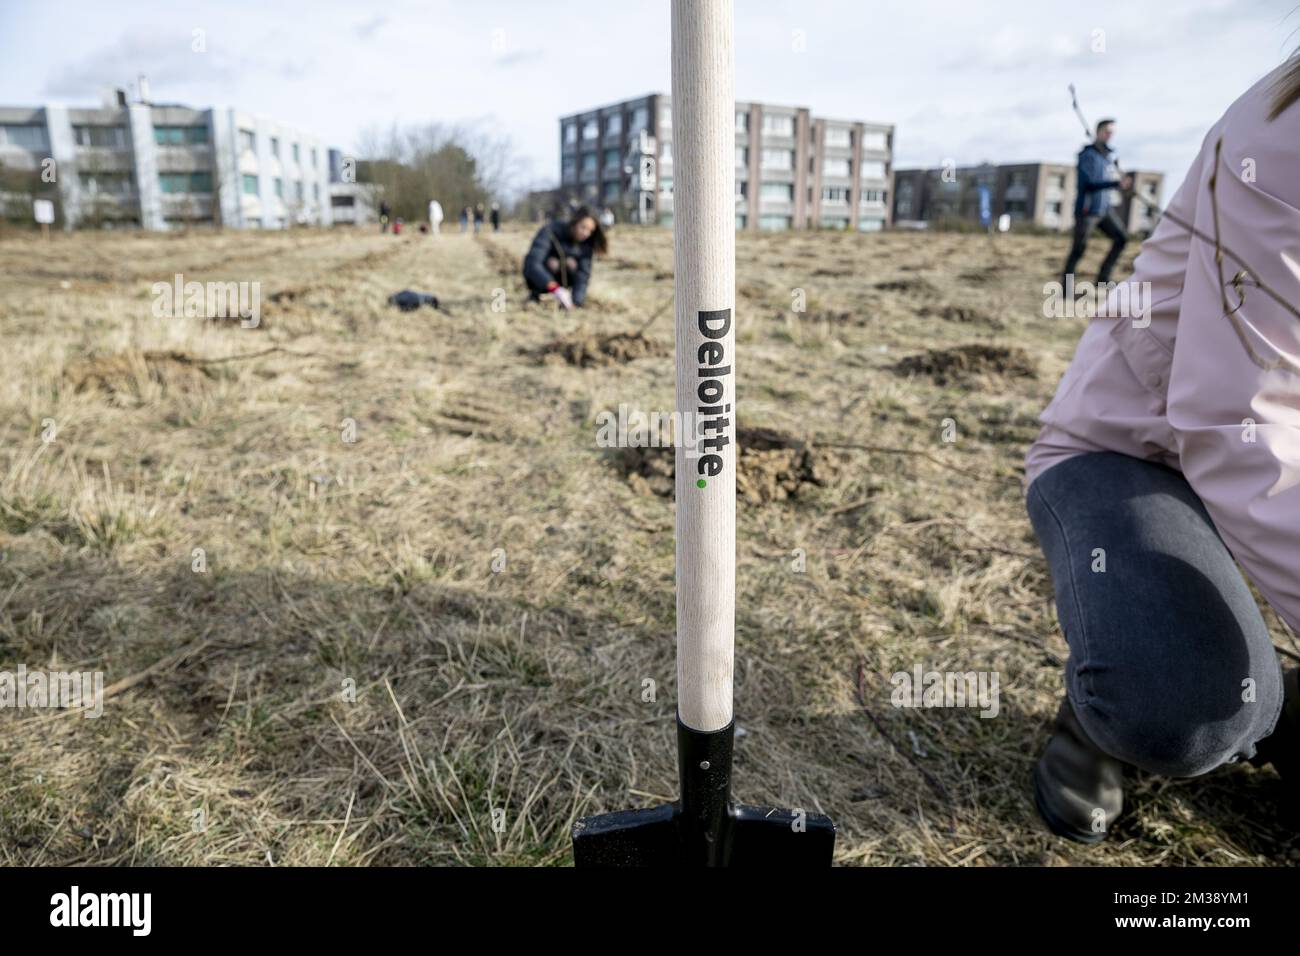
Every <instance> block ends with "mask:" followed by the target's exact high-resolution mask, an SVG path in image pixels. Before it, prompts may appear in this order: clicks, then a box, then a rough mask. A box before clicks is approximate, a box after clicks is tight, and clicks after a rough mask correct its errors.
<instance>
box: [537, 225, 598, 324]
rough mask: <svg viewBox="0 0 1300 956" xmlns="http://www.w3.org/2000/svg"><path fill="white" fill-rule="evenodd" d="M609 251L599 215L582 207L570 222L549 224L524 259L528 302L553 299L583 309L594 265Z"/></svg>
mask: <svg viewBox="0 0 1300 956" xmlns="http://www.w3.org/2000/svg"><path fill="white" fill-rule="evenodd" d="M607 249H608V241H607V240H606V238H605V230H604V228H603V227H602V226H601V224H600V221H599V219H598V218H597V217H596V213H595V212H593V211H592V210H591V209H589V208H588V207H586V206H579V207H578V208H577V210H575V211H574V213H573V214H572V216H570V217H569V221H568V222H561V221H559V220H557V221H555V222H550V223H547V224H546V225H544V226H542V228H541V229H539V230H538V231H537V235H536V236H534V237H533V244H532V245H531V246H530V247H529V249H528V255H527V256H525V257H524V281H525V282H527V283H528V290H529V292H530V293H531V295H530V296H529V301H531V302H538V301H541V298H542V296H543V295H551V296H554V297H555V299H556V301H558V302H559V303H560V305H562V306H564V307H565V308H566V309H572V308H576V307H581V306H582V304H583V303H584V302H585V301H586V299H587V284H588V283H589V282H590V281H591V263H592V259H593V258H594V257H595V256H603V255H604V254H605V252H606V251H607Z"/></svg>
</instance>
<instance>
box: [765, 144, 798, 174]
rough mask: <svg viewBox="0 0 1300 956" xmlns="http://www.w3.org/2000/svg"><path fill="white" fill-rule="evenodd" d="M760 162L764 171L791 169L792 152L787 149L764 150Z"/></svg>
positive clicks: (792, 164)
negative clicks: (761, 161)
mask: <svg viewBox="0 0 1300 956" xmlns="http://www.w3.org/2000/svg"><path fill="white" fill-rule="evenodd" d="M762 160H763V168H764V169H793V168H794V151H793V150H789V149H765V150H763V156H762Z"/></svg>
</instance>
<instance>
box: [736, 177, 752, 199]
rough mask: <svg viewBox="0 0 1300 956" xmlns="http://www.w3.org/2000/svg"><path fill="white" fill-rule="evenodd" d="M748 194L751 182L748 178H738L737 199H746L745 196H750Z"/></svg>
mask: <svg viewBox="0 0 1300 956" xmlns="http://www.w3.org/2000/svg"><path fill="white" fill-rule="evenodd" d="M748 195H749V183H748V182H747V181H746V180H743V179H737V180H736V199H737V201H739V200H741V199H744V198H745V197H746V196H748Z"/></svg>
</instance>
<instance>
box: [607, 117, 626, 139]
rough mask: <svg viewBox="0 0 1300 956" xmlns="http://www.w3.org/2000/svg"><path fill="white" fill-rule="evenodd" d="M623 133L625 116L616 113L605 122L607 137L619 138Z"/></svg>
mask: <svg viewBox="0 0 1300 956" xmlns="http://www.w3.org/2000/svg"><path fill="white" fill-rule="evenodd" d="M621 132H623V114H622V113H615V114H614V115H613V116H610V117H609V118H607V119H606V120H605V135H606V136H617V135H618V134H619V133H621Z"/></svg>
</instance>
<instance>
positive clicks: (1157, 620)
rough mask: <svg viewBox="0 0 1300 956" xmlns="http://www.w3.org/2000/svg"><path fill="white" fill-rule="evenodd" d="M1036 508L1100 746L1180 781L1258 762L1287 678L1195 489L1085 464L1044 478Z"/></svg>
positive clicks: (1088, 722)
mask: <svg viewBox="0 0 1300 956" xmlns="http://www.w3.org/2000/svg"><path fill="white" fill-rule="evenodd" d="M1027 505H1028V509H1029V518H1030V521H1032V522H1033V525H1034V532H1035V533H1036V534H1037V535H1038V541H1039V543H1040V544H1041V545H1042V548H1043V553H1044V554H1045V555H1046V556H1047V563H1048V565H1049V567H1050V569H1051V574H1052V582H1053V586H1054V587H1055V590H1056V609H1057V616H1058V617H1059V618H1060V622H1061V629H1062V630H1063V631H1064V632H1065V639H1066V642H1067V643H1068V644H1069V645H1070V657H1069V660H1068V662H1067V664H1066V668H1065V687H1066V693H1067V694H1069V697H1070V701H1071V703H1073V705H1074V710H1075V713H1076V714H1077V715H1078V717H1079V722H1080V723H1081V724H1082V725H1083V728H1084V730H1086V731H1087V732H1088V735H1089V736H1090V737H1091V738H1092V740H1093V742H1094V743H1095V744H1096V745H1097V746H1098V747H1100V748H1101V749H1102V750H1104V751H1106V752H1107V753H1109V754H1110V755H1111V756H1112V757H1115V758H1117V759H1119V760H1122V761H1124V762H1125V763H1129V764H1132V765H1134V766H1136V767H1139V768H1141V769H1143V770H1147V771H1149V772H1151V773H1159V774H1165V775H1168V776H1175V777H1191V776H1196V775H1197V774H1202V773H1205V772H1206V771H1209V770H1212V769H1214V768H1215V767H1218V766H1220V765H1221V764H1224V763H1229V762H1232V761H1235V760H1238V759H1248V758H1250V757H1252V756H1254V755H1255V745H1256V744H1257V743H1258V742H1259V741H1260V740H1263V739H1264V738H1265V737H1267V736H1268V735H1269V734H1270V733H1272V732H1273V728H1274V725H1275V724H1276V723H1277V720H1278V716H1279V714H1280V713H1281V709H1282V671H1281V668H1280V667H1279V665H1278V661H1277V655H1276V653H1275V652H1274V650H1273V645H1272V642H1271V640H1270V638H1269V635H1268V629H1267V627H1265V625H1264V619H1263V617H1262V616H1261V615H1260V611H1259V606H1258V605H1257V604H1256V603H1255V599H1254V598H1253V597H1252V596H1251V593H1250V590H1249V589H1248V588H1247V586H1246V582H1245V580H1244V579H1243V578H1242V576H1241V572H1240V571H1239V570H1238V569H1237V565H1236V562H1235V561H1234V560H1233V558H1232V555H1231V554H1230V553H1229V552H1228V549H1227V547H1226V546H1225V545H1224V543H1223V541H1222V539H1220V537H1219V534H1218V532H1217V531H1216V530H1215V528H1214V524H1213V523H1212V522H1211V521H1210V516H1209V515H1208V514H1206V511H1205V506H1204V505H1202V504H1201V500H1200V498H1198V497H1197V496H1196V493H1195V492H1194V491H1193V490H1192V488H1191V486H1190V485H1188V483H1187V481H1186V480H1185V479H1184V478H1183V476H1182V475H1181V474H1179V473H1178V472H1177V471H1174V470H1173V469H1170V468H1166V467H1164V466H1163V465H1157V464H1154V463H1153V462H1148V461H1141V460H1139V459H1137V458H1130V457H1129V456H1127V455H1118V454H1113V453H1110V452H1099V453H1095V454H1085V455H1078V456H1076V457H1074V458H1069V459H1067V460H1065V461H1062V462H1060V463H1058V464H1056V465H1054V466H1052V467H1051V468H1049V469H1048V470H1047V471H1045V472H1043V473H1042V474H1041V475H1039V476H1038V478H1037V479H1035V480H1034V482H1033V484H1032V485H1030V487H1029V494H1028V500H1027Z"/></svg>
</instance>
